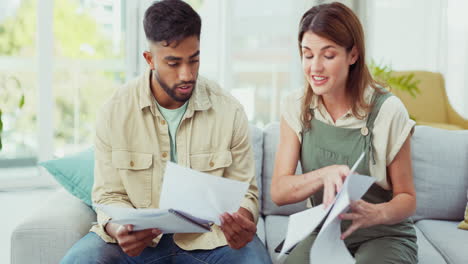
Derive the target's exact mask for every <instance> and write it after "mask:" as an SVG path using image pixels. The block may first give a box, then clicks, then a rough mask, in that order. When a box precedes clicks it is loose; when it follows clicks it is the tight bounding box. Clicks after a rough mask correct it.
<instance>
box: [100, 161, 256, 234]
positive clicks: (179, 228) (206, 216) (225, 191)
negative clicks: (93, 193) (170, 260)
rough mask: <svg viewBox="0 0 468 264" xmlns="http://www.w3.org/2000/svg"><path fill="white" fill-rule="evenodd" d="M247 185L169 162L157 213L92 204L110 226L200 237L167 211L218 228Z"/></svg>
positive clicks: (234, 208)
mask: <svg viewBox="0 0 468 264" xmlns="http://www.w3.org/2000/svg"><path fill="white" fill-rule="evenodd" d="M248 187H249V184H248V183H246V182H240V181H235V180H230V179H226V178H222V177H218V176H213V175H210V174H205V173H201V172H198V171H194V170H191V169H188V168H184V167H181V166H179V165H177V164H175V163H172V162H168V163H167V167H166V171H165V173H164V182H163V186H162V191H161V197H160V204H159V206H160V209H154V208H144V209H135V208H124V207H116V206H109V205H101V204H94V206H95V207H96V208H97V209H99V210H101V211H103V212H104V213H105V214H106V215H108V216H110V217H111V218H112V220H111V222H113V223H118V224H132V225H133V226H134V230H142V229H148V228H158V229H160V230H161V231H163V233H202V232H207V230H205V229H203V228H202V227H199V226H196V225H191V224H187V221H185V220H182V219H181V218H180V216H177V215H175V214H173V213H171V212H169V210H171V209H172V210H175V211H177V212H178V213H179V214H182V215H186V216H187V215H188V216H190V218H191V219H194V220H196V221H197V222H198V223H200V224H208V223H215V224H217V225H221V222H220V220H219V217H220V215H221V214H223V213H224V212H228V213H234V212H236V211H237V210H239V207H240V204H241V202H242V200H243V199H244V196H245V194H246V192H247V189H248Z"/></svg>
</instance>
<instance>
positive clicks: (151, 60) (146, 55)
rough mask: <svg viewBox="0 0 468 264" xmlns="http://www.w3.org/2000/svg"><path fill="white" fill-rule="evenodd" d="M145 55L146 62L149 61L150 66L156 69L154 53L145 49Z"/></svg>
mask: <svg viewBox="0 0 468 264" xmlns="http://www.w3.org/2000/svg"><path fill="white" fill-rule="evenodd" d="M143 57H144V58H145V60H146V63H148V66H149V67H150V69H151V70H154V60H153V54H151V52H149V51H144V52H143Z"/></svg>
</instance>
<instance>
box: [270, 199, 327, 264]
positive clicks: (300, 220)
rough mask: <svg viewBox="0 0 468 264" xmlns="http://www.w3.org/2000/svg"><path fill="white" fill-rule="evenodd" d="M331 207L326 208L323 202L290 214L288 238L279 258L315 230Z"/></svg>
mask: <svg viewBox="0 0 468 264" xmlns="http://www.w3.org/2000/svg"><path fill="white" fill-rule="evenodd" d="M330 208H331V207H328V209H325V208H324V206H323V204H321V205H319V206H316V207H313V208H310V209H307V210H304V211H302V212H299V213H295V214H292V215H290V216H289V221H288V231H287V233H286V239H285V241H284V244H283V248H282V249H281V252H280V254H279V256H278V259H281V258H282V257H283V256H285V254H286V252H287V251H288V250H290V249H291V248H292V247H293V246H294V245H296V244H297V243H299V242H300V241H302V240H304V239H305V238H306V237H307V236H308V235H310V234H311V233H312V232H313V231H314V230H315V228H317V226H318V225H319V224H320V222H322V220H323V218H324V217H325V216H326V215H327V213H328V212H329V211H330Z"/></svg>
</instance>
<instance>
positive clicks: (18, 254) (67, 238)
mask: <svg viewBox="0 0 468 264" xmlns="http://www.w3.org/2000/svg"><path fill="white" fill-rule="evenodd" d="M93 221H96V214H95V213H94V211H93V210H92V209H91V208H90V207H88V206H87V205H86V204H85V203H83V202H82V201H81V200H79V199H77V198H76V197H74V196H72V195H71V194H69V193H68V192H66V191H65V190H64V189H61V190H59V191H57V193H55V194H54V195H53V196H52V197H51V199H50V200H49V201H46V202H45V203H44V206H43V207H41V208H39V209H38V210H37V211H35V212H34V213H32V214H31V215H30V216H29V217H27V218H26V219H25V220H24V221H23V222H22V223H20V224H19V225H18V226H17V227H16V228H15V230H14V231H13V233H12V235H11V263H12V264H26V263H59V261H60V259H61V258H62V257H63V256H64V255H65V253H66V252H67V250H68V249H70V248H71V246H72V245H73V244H74V243H75V242H77V241H78V240H79V239H80V238H82V237H83V236H84V235H86V234H87V233H88V232H89V229H90V228H91V225H92V222H93Z"/></svg>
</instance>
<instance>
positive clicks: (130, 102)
mask: <svg viewBox="0 0 468 264" xmlns="http://www.w3.org/2000/svg"><path fill="white" fill-rule="evenodd" d="M143 24H144V30H145V34H146V37H147V40H148V43H149V45H148V47H149V49H148V51H145V52H144V54H143V56H144V57H145V59H146V61H147V63H148V65H149V69H148V71H147V72H145V73H144V74H143V75H142V76H141V77H139V78H137V79H136V80H134V81H132V82H130V83H128V84H127V85H125V86H124V87H122V88H121V89H119V90H118V91H117V92H116V93H115V94H114V95H113V96H112V97H111V98H110V100H109V101H108V102H107V103H106V104H105V105H104V107H103V108H102V110H101V112H100V114H99V116H98V121H97V128H96V137H95V175H94V177H95V182H94V187H93V195H92V196H93V202H94V203H99V204H108V205H115V206H122V207H136V208H145V207H157V206H158V204H159V196H160V191H161V185H162V184H161V183H162V181H163V178H162V177H163V168H164V167H165V166H164V165H165V163H166V162H167V161H169V160H170V161H173V162H176V163H179V164H181V165H182V166H187V167H191V168H193V169H195V170H199V171H204V172H207V173H210V174H213V175H216V176H222V177H226V178H230V179H234V180H239V181H245V182H248V183H249V184H250V187H249V189H248V192H247V194H246V195H245V198H244V200H243V201H242V203H241V207H240V209H239V210H238V211H237V212H236V213H233V214H229V213H224V214H222V215H221V216H220V217H221V222H222V225H221V226H214V227H213V232H209V233H203V234H161V232H160V231H159V230H158V229H148V230H141V231H133V230H132V226H131V225H125V226H122V225H118V224H114V223H111V222H110V223H108V220H109V217H107V216H106V215H105V214H104V213H102V212H99V210H98V211H97V216H98V224H96V225H94V226H93V227H92V229H91V232H90V233H88V234H87V235H86V236H85V237H83V238H82V239H81V240H79V241H78V242H77V243H76V244H75V245H74V246H73V247H72V248H71V249H70V250H69V251H68V253H67V254H66V256H65V257H64V258H63V260H62V263H96V262H98V263H104V262H105V263H140V262H147V261H154V263H156V262H157V263H165V262H168V263H173V262H175V263H198V262H203V263H271V260H270V257H269V254H268V252H267V250H266V249H265V247H264V246H263V244H262V242H261V241H260V240H259V239H258V237H257V236H256V221H257V219H258V216H259V213H258V212H259V205H258V189H257V185H256V181H255V168H254V159H253V152H252V148H251V145H250V140H249V132H248V122H247V118H246V115H245V113H244V111H243V109H242V106H241V105H240V104H239V103H238V102H237V101H236V100H235V99H233V97H231V96H230V95H228V93H226V92H225V91H223V90H222V89H221V88H220V87H219V86H217V85H216V84H214V83H213V82H210V81H208V80H206V79H204V78H202V77H200V78H199V77H198V70H199V59H200V49H199V47H200V42H199V39H200V30H201V19H200V17H199V15H198V14H197V13H196V12H195V11H194V10H193V9H192V8H191V7H190V6H189V5H188V4H186V3H184V2H183V1H180V0H163V1H159V2H156V3H154V4H153V5H151V6H150V7H149V8H148V10H147V11H146V13H145V18H144V23H143ZM298 36H299V38H298V40H299V42H298V44H299V48H300V55H301V58H302V65H303V71H304V75H305V79H306V86H305V88H304V90H303V91H300V93H294V94H291V95H290V96H289V97H288V98H286V100H285V107H284V111H283V113H282V117H281V123H280V144H279V149H278V152H277V153H278V154H277V157H276V164H275V170H274V176H273V182H272V185H271V194H272V199H273V201H274V202H275V203H277V204H279V205H283V204H290V203H296V202H299V201H303V200H306V199H309V198H310V201H311V203H312V205H318V204H320V203H322V202H323V204H324V205H325V206H329V205H330V204H331V203H332V202H333V200H334V197H335V194H336V193H337V192H338V191H339V190H340V188H341V187H342V184H343V181H344V178H345V177H346V176H347V175H348V174H349V172H350V169H349V167H348V166H349V165H350V164H352V163H353V162H354V161H355V160H357V158H358V156H359V155H360V154H361V152H362V151H365V152H366V155H365V157H366V158H365V160H364V162H362V163H361V165H360V166H359V167H358V168H357V170H356V172H358V173H360V174H363V175H370V176H371V177H374V178H375V179H376V183H375V184H374V185H373V186H372V187H371V188H370V189H369V191H368V192H367V193H366V194H365V196H364V197H363V199H362V200H359V201H353V202H352V204H351V209H352V210H351V211H350V212H349V213H344V214H342V215H340V218H341V219H343V220H344V221H343V222H342V229H343V233H342V237H341V239H344V241H345V244H346V246H347V247H348V249H349V250H350V252H351V253H352V254H353V255H354V257H355V258H356V261H357V263H381V262H391V263H417V245H416V234H415V230H414V228H413V224H412V222H411V221H410V220H409V219H408V217H409V216H411V215H412V214H413V212H414V210H415V205H416V199H415V190H414V185H413V179H412V171H411V158H410V143H409V138H410V136H411V133H412V129H413V127H414V125H415V123H414V122H413V121H412V120H410V119H409V117H408V114H407V111H406V109H405V108H404V106H403V104H402V103H401V102H400V101H399V99H398V98H396V97H395V96H392V95H391V94H390V93H389V92H388V91H386V90H385V89H382V88H381V86H379V85H378V84H377V83H376V82H375V81H374V80H373V79H372V77H371V76H370V73H369V71H368V69H367V66H366V64H365V48H364V34H363V29H362V26H361V24H360V22H359V20H358V18H357V17H356V15H355V14H354V13H353V12H352V11H351V10H350V9H349V8H347V7H346V6H344V5H342V4H339V3H332V4H325V5H319V6H315V7H313V8H311V9H310V10H308V11H307V12H306V13H305V14H304V15H303V17H302V19H301V21H300V26H299V35H298ZM299 160H300V161H301V164H302V168H303V172H304V174H301V175H294V172H295V169H296V165H297V163H298V161H299ZM315 236H316V233H313V234H312V235H310V236H309V237H307V238H306V239H305V240H304V241H302V242H301V243H300V244H299V245H298V246H297V247H296V248H295V249H294V250H293V251H292V252H291V254H290V255H289V257H288V258H287V260H286V261H287V262H288V263H308V262H309V257H308V256H309V251H310V248H311V245H312V243H313V241H314V238H315ZM151 263H153V262H151Z"/></svg>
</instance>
